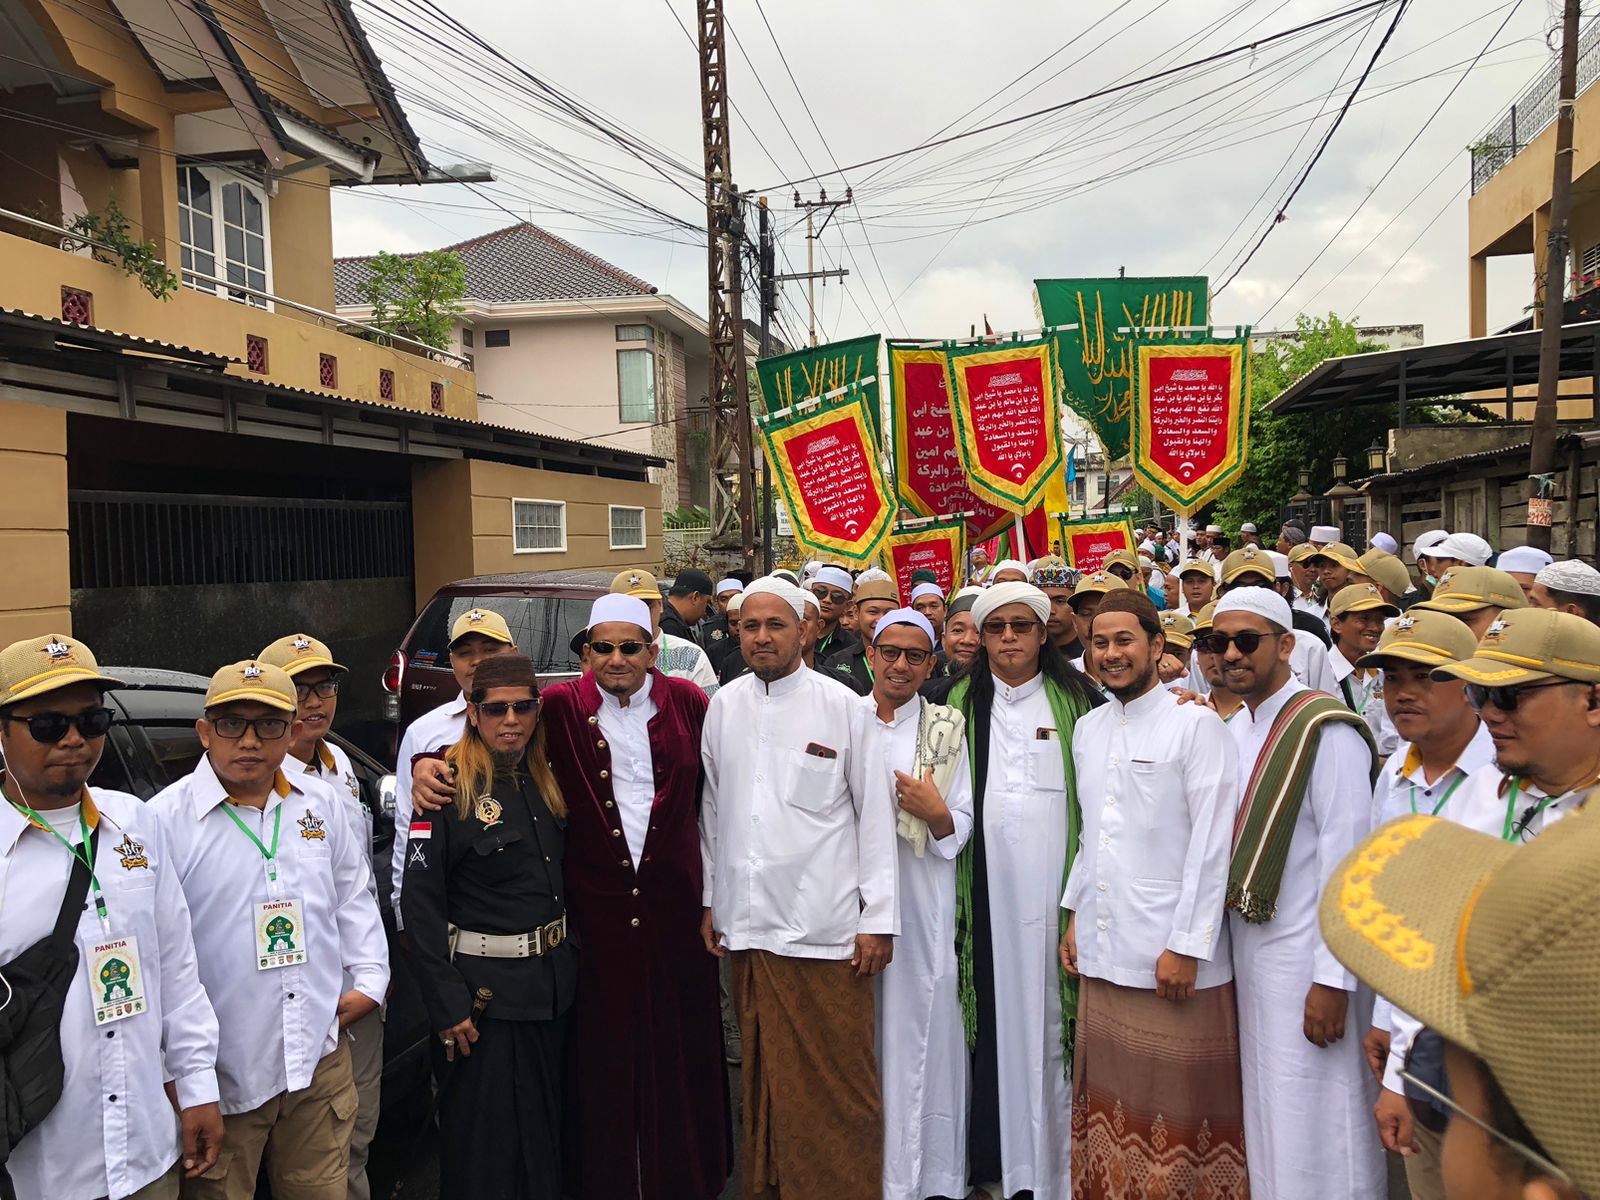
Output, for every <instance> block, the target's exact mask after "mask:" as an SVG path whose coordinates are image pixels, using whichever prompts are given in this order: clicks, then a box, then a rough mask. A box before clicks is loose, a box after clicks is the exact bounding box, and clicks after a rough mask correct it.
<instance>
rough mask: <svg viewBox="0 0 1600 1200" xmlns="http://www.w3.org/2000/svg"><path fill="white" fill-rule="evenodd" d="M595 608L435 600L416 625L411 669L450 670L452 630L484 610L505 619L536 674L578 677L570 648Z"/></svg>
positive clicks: (538, 600)
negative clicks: (471, 613) (467, 616)
mask: <svg viewBox="0 0 1600 1200" xmlns="http://www.w3.org/2000/svg"><path fill="white" fill-rule="evenodd" d="M591 603H592V601H591V600H589V599H587V598H584V597H576V596H436V597H434V599H433V601H432V603H430V604H429V605H428V608H427V611H426V612H424V613H423V614H422V618H421V620H419V621H418V622H417V627H416V631H415V632H414V633H413V634H412V636H411V642H410V644H409V645H408V646H407V647H406V655H407V657H408V658H409V659H410V661H411V664H412V665H413V666H420V667H439V668H442V669H444V670H449V668H450V629H451V626H453V625H454V624H455V621H456V618H457V617H459V616H460V615H461V614H462V613H464V612H467V611H469V610H471V609H473V608H486V609H491V610H493V611H494V612H497V613H499V614H500V615H501V616H502V617H504V618H505V619H506V625H507V626H508V627H509V628H510V630H511V636H512V637H513V638H514V639H515V640H516V643H517V649H519V650H521V651H522V652H523V653H524V654H526V655H527V656H528V657H529V658H530V659H532V660H533V669H534V670H535V671H537V672H539V673H540V674H541V675H545V674H577V673H578V672H579V671H580V670H581V669H582V668H581V667H580V665H579V663H578V656H577V655H576V654H574V653H573V652H572V648H571V646H569V645H568V643H569V642H571V641H572V635H573V634H575V633H577V632H578V630H580V629H582V628H583V627H584V623H585V622H586V621H587V620H588V619H589V607H590V605H591Z"/></svg>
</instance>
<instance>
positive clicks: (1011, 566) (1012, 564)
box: [989, 558, 1028, 579]
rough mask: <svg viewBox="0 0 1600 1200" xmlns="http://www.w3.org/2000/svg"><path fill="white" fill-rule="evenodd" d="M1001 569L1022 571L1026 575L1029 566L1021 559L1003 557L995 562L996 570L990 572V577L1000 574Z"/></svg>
mask: <svg viewBox="0 0 1600 1200" xmlns="http://www.w3.org/2000/svg"><path fill="white" fill-rule="evenodd" d="M1001 571H1021V572H1022V573H1023V574H1024V575H1026V574H1027V573H1028V568H1027V565H1026V564H1024V563H1023V562H1022V560H1020V559H1016V558H1002V559H1001V560H1000V561H999V562H997V563H995V565H994V570H993V571H991V572H990V573H989V578H990V579H993V578H994V577H995V576H996V575H998V574H1000V572H1001Z"/></svg>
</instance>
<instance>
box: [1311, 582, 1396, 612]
mask: <svg viewBox="0 0 1600 1200" xmlns="http://www.w3.org/2000/svg"><path fill="white" fill-rule="evenodd" d="M1359 612H1385V613H1388V614H1389V615H1390V616H1391V617H1395V616H1399V615H1400V610H1399V609H1398V608H1396V607H1395V606H1394V605H1392V604H1390V603H1389V602H1388V601H1387V600H1385V599H1384V598H1383V597H1382V596H1381V595H1380V594H1379V593H1378V589H1377V588H1375V587H1373V586H1372V585H1371V584H1370V583H1352V584H1349V585H1347V586H1345V587H1342V588H1340V589H1339V591H1338V592H1337V593H1336V594H1335V595H1334V597H1333V600H1332V601H1331V602H1329V604H1328V615H1329V616H1330V617H1345V616H1349V615H1350V614H1351V613H1359Z"/></svg>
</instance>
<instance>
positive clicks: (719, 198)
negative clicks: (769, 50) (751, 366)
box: [695, 0, 756, 574]
mask: <svg viewBox="0 0 1600 1200" xmlns="http://www.w3.org/2000/svg"><path fill="white" fill-rule="evenodd" d="M695 16H696V18H697V20H698V21H699V34H700V121H701V125H702V128H703V131H704V137H705V172H706V275H707V298H708V302H709V304H708V307H709V312H710V330H709V332H710V338H709V340H710V344H711V345H710V351H711V353H710V363H709V369H710V376H711V378H710V380H709V383H710V387H709V389H708V390H709V393H710V398H711V545H712V546H716V547H720V548H730V547H732V546H734V545H735V544H737V545H738V546H739V547H740V548H741V550H742V551H743V555H744V569H745V570H746V571H749V572H751V573H752V574H753V573H754V571H755V553H756V547H755V496H756V487H755V461H754V456H753V450H752V439H751V436H750V384H749V378H748V372H747V370H746V367H745V353H744V345H745V339H744V272H743V262H742V257H743V256H742V251H743V242H744V212H743V208H742V205H741V201H740V199H739V191H738V189H737V188H736V187H734V185H733V157H732V153H731V151H730V150H729V146H728V59H727V52H726V45H725V42H724V30H725V26H724V23H723V18H722V0H695ZM736 480H737V483H736V482H735V481H736ZM735 527H737V529H738V538H737V542H736V541H735V537H734V530H735Z"/></svg>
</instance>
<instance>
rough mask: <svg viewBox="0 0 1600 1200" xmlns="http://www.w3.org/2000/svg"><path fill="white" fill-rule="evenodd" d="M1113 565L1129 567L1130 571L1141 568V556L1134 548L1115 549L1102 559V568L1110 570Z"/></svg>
mask: <svg viewBox="0 0 1600 1200" xmlns="http://www.w3.org/2000/svg"><path fill="white" fill-rule="evenodd" d="M1112 567H1127V568H1128V570H1130V571H1137V570H1138V569H1139V556H1138V555H1137V554H1135V553H1134V552H1133V551H1132V550H1127V549H1123V550H1113V551H1112V552H1111V553H1110V554H1108V555H1106V556H1105V557H1104V558H1103V559H1101V560H1100V569H1101V570H1102V571H1109V570H1111V568H1112Z"/></svg>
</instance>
